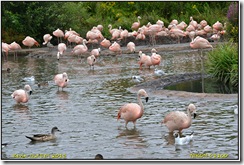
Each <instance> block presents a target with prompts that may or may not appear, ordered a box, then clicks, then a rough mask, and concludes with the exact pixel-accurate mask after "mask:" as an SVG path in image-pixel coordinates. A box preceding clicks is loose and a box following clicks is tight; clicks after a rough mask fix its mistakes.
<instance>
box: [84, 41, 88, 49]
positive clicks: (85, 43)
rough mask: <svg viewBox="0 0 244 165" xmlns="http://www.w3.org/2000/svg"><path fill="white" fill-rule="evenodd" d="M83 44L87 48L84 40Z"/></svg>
mask: <svg viewBox="0 0 244 165" xmlns="http://www.w3.org/2000/svg"><path fill="white" fill-rule="evenodd" d="M83 46H84V47H85V49H86V50H87V46H86V41H83Z"/></svg>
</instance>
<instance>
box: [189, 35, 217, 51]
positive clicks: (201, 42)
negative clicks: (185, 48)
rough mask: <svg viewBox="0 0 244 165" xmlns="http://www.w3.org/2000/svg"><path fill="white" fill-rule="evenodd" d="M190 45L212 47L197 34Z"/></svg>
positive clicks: (198, 47) (194, 47)
mask: <svg viewBox="0 0 244 165" xmlns="http://www.w3.org/2000/svg"><path fill="white" fill-rule="evenodd" d="M190 47H191V48H193V49H205V48H213V46H212V45H211V44H210V43H209V42H208V40H207V39H205V38H202V37H200V36H197V37H196V38H195V39H194V40H193V41H192V42H191V43H190Z"/></svg>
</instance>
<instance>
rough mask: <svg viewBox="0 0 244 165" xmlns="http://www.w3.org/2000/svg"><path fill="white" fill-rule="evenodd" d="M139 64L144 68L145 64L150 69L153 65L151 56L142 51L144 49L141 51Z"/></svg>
mask: <svg viewBox="0 0 244 165" xmlns="http://www.w3.org/2000/svg"><path fill="white" fill-rule="evenodd" d="M138 63H139V65H140V69H142V65H143V64H144V65H145V66H146V67H148V68H149V69H150V66H152V60H151V57H150V56H147V55H146V54H144V53H142V51H139V62H138Z"/></svg>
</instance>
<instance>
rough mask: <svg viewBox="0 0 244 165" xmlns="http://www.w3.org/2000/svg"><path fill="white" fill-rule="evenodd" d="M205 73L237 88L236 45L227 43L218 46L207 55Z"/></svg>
mask: <svg viewBox="0 0 244 165" xmlns="http://www.w3.org/2000/svg"><path fill="white" fill-rule="evenodd" d="M207 72H208V73H210V74H211V75H213V77H215V78H217V80H219V81H221V82H224V83H225V84H230V85H231V86H233V87H237V86H238V44H236V43H233V42H231V41H230V42H229V43H225V44H219V45H218V46H217V48H215V49H214V50H213V51H211V52H209V53H208V60H207Z"/></svg>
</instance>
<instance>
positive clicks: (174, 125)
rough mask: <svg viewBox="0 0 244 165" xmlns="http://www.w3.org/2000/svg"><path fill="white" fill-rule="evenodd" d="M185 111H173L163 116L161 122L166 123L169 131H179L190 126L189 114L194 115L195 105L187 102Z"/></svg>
mask: <svg viewBox="0 0 244 165" xmlns="http://www.w3.org/2000/svg"><path fill="white" fill-rule="evenodd" d="M186 111H187V114H186V113H184V112H181V111H173V112H170V113H169V114H167V115H166V116H165V117H164V120H163V121H162V123H164V124H165V125H166V127H167V128H168V130H169V132H173V131H174V130H179V132H181V131H182V130H183V129H186V128H189V127H190V126H191V123H192V118H191V114H192V113H193V117H194V118H195V117H196V106H195V105H194V104H189V106H188V108H187V110H186Z"/></svg>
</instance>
